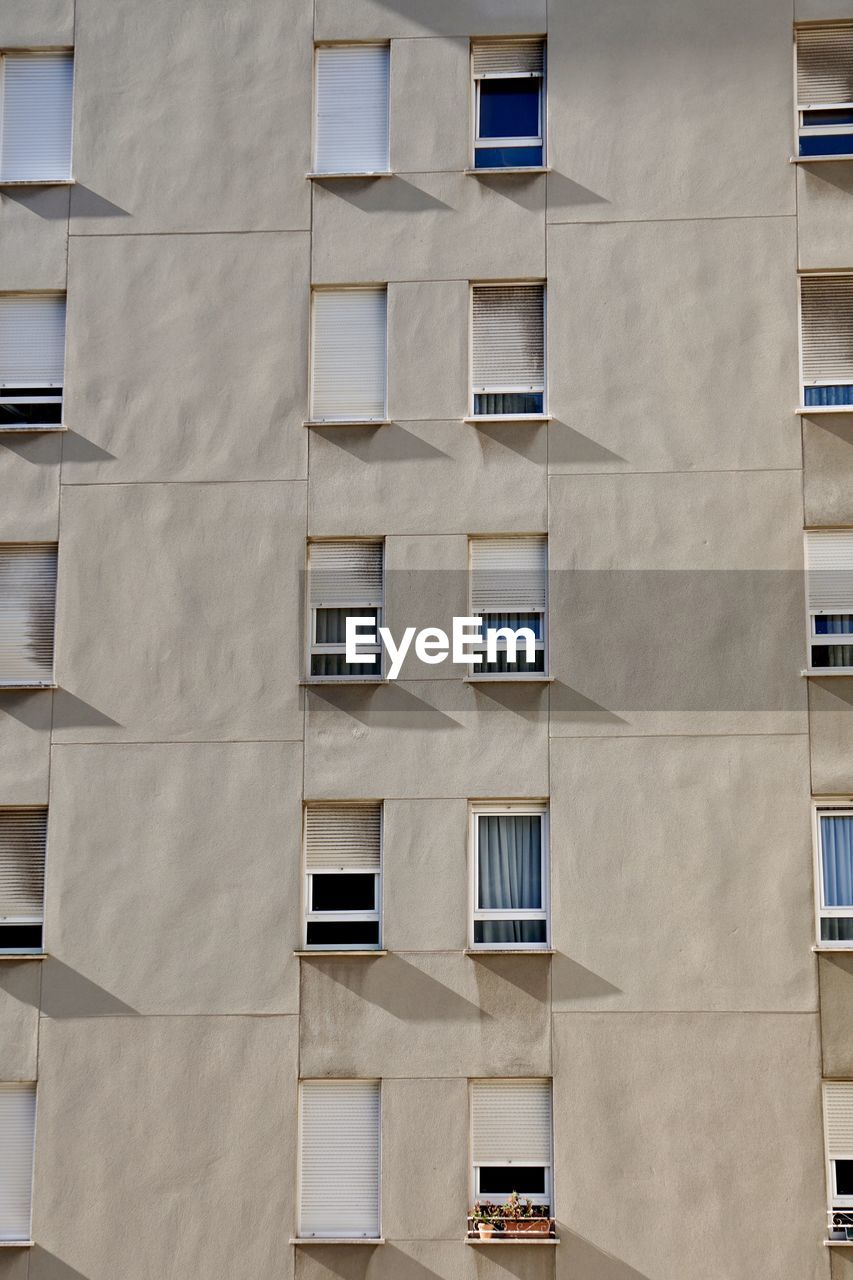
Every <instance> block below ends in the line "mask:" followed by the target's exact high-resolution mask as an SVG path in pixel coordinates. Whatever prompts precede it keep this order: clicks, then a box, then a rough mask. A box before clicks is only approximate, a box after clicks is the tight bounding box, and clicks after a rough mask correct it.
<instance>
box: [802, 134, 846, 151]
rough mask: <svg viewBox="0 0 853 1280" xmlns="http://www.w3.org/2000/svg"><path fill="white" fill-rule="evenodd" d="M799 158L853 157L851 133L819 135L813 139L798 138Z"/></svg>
mask: <svg viewBox="0 0 853 1280" xmlns="http://www.w3.org/2000/svg"><path fill="white" fill-rule="evenodd" d="M800 155H801V156H849V155H853V133H819V134H818V135H817V136H816V137H814V138H806V137H802V136H801V137H800Z"/></svg>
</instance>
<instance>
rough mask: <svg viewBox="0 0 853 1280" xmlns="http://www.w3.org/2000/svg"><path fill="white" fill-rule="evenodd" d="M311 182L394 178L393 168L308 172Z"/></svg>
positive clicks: (307, 175) (307, 176)
mask: <svg viewBox="0 0 853 1280" xmlns="http://www.w3.org/2000/svg"><path fill="white" fill-rule="evenodd" d="M305 177H306V178H307V179H308V181H309V182H325V181H326V179H327V178H393V177H394V171H393V170H392V169H336V170H335V171H334V172H333V173H315V172H314V171H313V170H312V172H311V173H306V175H305Z"/></svg>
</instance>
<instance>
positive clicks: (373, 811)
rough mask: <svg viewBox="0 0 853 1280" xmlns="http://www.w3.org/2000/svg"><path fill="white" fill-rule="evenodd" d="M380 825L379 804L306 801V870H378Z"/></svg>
mask: <svg viewBox="0 0 853 1280" xmlns="http://www.w3.org/2000/svg"><path fill="white" fill-rule="evenodd" d="M381 827H382V806H381V805H379V804H309V805H308V806H307V807H306V809H305V866H306V869H307V870H308V871H333V870H334V871H342V870H344V869H345V868H352V867H357V868H359V869H361V870H364V871H378V870H379V860H380V839H381Z"/></svg>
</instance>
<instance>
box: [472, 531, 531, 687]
mask: <svg viewBox="0 0 853 1280" xmlns="http://www.w3.org/2000/svg"><path fill="white" fill-rule="evenodd" d="M508 536H509V537H515V536H518V537H520V538H521V537H537V538H541V537H544V538H545V541H546V546H547V547H548V550H550V543H549V542H548V536H547V534H541V533H537V534H518V535H515V534H511V535H507V534H500V533H490V534H482V535H481V534H476V535H470V536H469V538H468V613H469V616H470V617H472V618H484V617H485V616H486V613H502V612H512V613H527V614H531V615H533V614H535V615H537V616H538V617H540V618H541V619H542V624H541V626H540V631H541V632H542V639H541V640H537V641H536V642H535V649H536V652H537V653H543V654H544V657H543V659H542V670H541V671H495V672H489V671H484V670H483V667H484V666H485V665H486V632H485V630H484V631H483V641H482V644H481V645H479V646H478V645H476V644H474V643H472V645H471V651H472V652H473V653H479V654H480V655H481V659H482V660H481V662H480V663H479V665H477V666H472V667H471V668H470V671H471V676H470V677H469V678H471V679H475V680H511V681H512V682H513V683H516V682H518V681H519V680H530V681H533V682H535V681H537V680H539V681H541V680H544V679H547V677H548V671H549V669H550V649H549V643H548V633H549V627H548V618H549V612H550V603H551V599H550V590H551V583H550V573H546V576H545V608H544V609H517V610H501V609H488V610H486V611H485V612H484V611H483V610H482V609H480V608H475V607H474V605H473V604H471V590H472V587H473V585H474V570H473V564H472V562H471V548H472V546H473V544H474V543H475V542H491V541H493V540H494V539H495V538H505V537H508ZM496 646H497V651H498V653H502V652H505V651H506V649H507V642H506V640H505V639H501V640H497V641H496ZM524 653H525V648H524V645H523V644H519V645H518V646H517V647H516V659H518V657H519V656H521V659H522V661H524V657H523V655H524Z"/></svg>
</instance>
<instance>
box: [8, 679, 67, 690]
mask: <svg viewBox="0 0 853 1280" xmlns="http://www.w3.org/2000/svg"><path fill="white" fill-rule="evenodd" d="M58 688H59V686H58V685H57V683H56V681H55V680H0V693H3V692H8V693H14V692H15V691H16V690H18V689H20V690H23V689H58Z"/></svg>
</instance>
